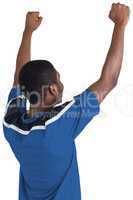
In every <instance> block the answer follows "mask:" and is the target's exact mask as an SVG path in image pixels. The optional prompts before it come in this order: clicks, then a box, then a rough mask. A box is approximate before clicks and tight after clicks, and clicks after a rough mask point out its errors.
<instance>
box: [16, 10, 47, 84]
mask: <svg viewBox="0 0 133 200" xmlns="http://www.w3.org/2000/svg"><path fill="white" fill-rule="evenodd" d="M42 19H43V18H42V17H40V16H39V12H28V13H27V16H26V23H25V29H24V32H23V37H22V42H21V45H20V48H19V51H18V55H17V60H16V71H15V76H14V83H13V86H17V85H19V72H20V70H21V68H22V67H23V65H24V64H26V63H27V62H29V61H30V60H31V39H32V34H33V32H34V31H35V30H36V29H37V28H38V27H39V26H40V24H41V22H42Z"/></svg>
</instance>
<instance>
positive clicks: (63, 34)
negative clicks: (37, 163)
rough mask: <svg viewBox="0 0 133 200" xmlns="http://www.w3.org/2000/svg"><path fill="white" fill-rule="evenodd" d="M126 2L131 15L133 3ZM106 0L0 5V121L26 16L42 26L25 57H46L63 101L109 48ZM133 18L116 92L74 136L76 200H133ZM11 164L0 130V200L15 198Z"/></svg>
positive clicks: (95, 73)
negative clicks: (33, 15) (36, 17)
mask: <svg viewBox="0 0 133 200" xmlns="http://www.w3.org/2000/svg"><path fill="white" fill-rule="evenodd" d="M121 2H122V3H127V4H128V5H129V6H130V8H131V11H133V10H132V9H133V2H132V1H131V0H129V1H121ZM112 3H113V1H111V0H101V1H97V0H93V1H88V0H67V1H65V0H56V1H55V0H54V1H52V0H47V1H46V0H44V1H41V0H37V1H34V0H33V1H32V0H28V1H27V0H23V1H18V0H12V1H9V0H4V1H2V2H1V10H0V68H1V73H0V118H1V121H2V118H3V112H4V110H5V105H6V101H7V95H8V93H9V90H10V88H11V86H12V82H13V75H14V70H15V61H16V54H17V51H18V48H19V44H20V40H21V36H22V31H23V28H24V20H25V14H26V12H27V11H29V10H30V11H32V10H37V11H38V10H39V11H40V12H41V14H42V16H43V17H44V21H43V24H42V25H41V27H40V28H39V30H38V31H37V32H35V33H34V35H33V40H32V58H33V59H39V58H41V59H48V60H49V61H51V62H52V63H53V64H54V66H55V68H57V69H58V71H59V72H60V74H61V79H62V81H63V83H64V86H65V90H64V101H65V100H66V99H67V98H70V97H72V96H73V95H76V94H78V93H80V92H81V91H83V89H85V88H87V87H88V86H89V85H90V84H92V83H93V82H95V81H96V80H97V79H98V78H99V76H100V72H101V69H102V66H103V64H104V60H105V57H106V54H107V51H108V48H109V45H110V41H111V36H112V31H113V23H112V22H111V21H110V20H109V19H108V13H109V10H110V7H111V4H112ZM132 124H133V15H132V13H131V17H130V22H129V24H128V27H127V29H126V34H125V55H124V61H123V68H122V72H121V74H120V78H119V81H118V85H117V87H116V88H115V89H114V90H113V91H112V92H111V93H110V94H109V96H108V97H107V98H106V99H105V101H104V102H103V103H102V104H101V113H100V114H99V115H98V116H97V117H95V119H94V120H93V121H92V122H91V123H90V124H89V125H87V127H86V128H85V129H84V131H83V132H82V133H81V135H80V136H79V137H78V138H77V139H76V145H77V154H78V162H79V171H80V179H81V190H82V200H119V199H121V200H127V199H128V200H132V199H133V128H132ZM18 172H19V164H18V162H17V161H16V159H15V157H14V155H13V153H12V151H11V149H10V147H9V145H8V143H7V142H6V140H5V138H4V136H3V130H2V126H1V127H0V199H3V200H9V199H12V200H18Z"/></svg>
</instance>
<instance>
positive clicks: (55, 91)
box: [49, 84, 58, 96]
mask: <svg viewBox="0 0 133 200" xmlns="http://www.w3.org/2000/svg"><path fill="white" fill-rule="evenodd" d="M49 93H50V94H51V95H53V96H58V88H57V86H56V84H52V85H50V86H49Z"/></svg>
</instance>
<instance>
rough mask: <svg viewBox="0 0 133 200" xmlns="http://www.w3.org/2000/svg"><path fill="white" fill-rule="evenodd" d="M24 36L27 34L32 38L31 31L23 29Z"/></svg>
mask: <svg viewBox="0 0 133 200" xmlns="http://www.w3.org/2000/svg"><path fill="white" fill-rule="evenodd" d="M24 34H28V35H30V36H32V34H33V31H32V30H30V29H27V28H25V29H24Z"/></svg>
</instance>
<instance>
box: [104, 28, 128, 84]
mask: <svg viewBox="0 0 133 200" xmlns="http://www.w3.org/2000/svg"><path fill="white" fill-rule="evenodd" d="M124 33H125V26H123V25H117V24H116V25H115V27H114V32H113V37H112V42H111V46H110V49H109V52H108V55H107V58H106V61H105V64H104V66H103V70H102V74H101V78H100V79H102V80H103V79H104V81H106V83H107V84H111V85H110V86H113V84H116V82H117V80H118V77H119V73H120V70H121V66H122V60H123V51H124Z"/></svg>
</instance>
